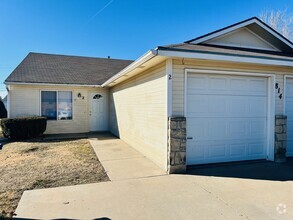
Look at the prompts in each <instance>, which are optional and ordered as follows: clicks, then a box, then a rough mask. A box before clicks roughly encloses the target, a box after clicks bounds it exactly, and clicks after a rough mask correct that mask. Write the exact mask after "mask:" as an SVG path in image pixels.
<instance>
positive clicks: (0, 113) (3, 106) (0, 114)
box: [0, 101, 7, 118]
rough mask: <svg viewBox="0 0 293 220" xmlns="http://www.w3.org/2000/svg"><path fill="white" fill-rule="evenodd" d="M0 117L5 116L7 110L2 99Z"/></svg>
mask: <svg viewBox="0 0 293 220" xmlns="http://www.w3.org/2000/svg"><path fill="white" fill-rule="evenodd" d="M0 118H7V110H6V108H5V105H4V103H3V102H2V101H0Z"/></svg>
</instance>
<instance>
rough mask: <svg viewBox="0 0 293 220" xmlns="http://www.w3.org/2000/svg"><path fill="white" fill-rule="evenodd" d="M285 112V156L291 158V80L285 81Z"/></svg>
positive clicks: (292, 97)
mask: <svg viewBox="0 0 293 220" xmlns="http://www.w3.org/2000/svg"><path fill="white" fill-rule="evenodd" d="M285 95H286V97H285V101H286V102H285V110H286V113H285V114H286V115H287V156H289V157H292V156H293V79H287V81H286V94H285Z"/></svg>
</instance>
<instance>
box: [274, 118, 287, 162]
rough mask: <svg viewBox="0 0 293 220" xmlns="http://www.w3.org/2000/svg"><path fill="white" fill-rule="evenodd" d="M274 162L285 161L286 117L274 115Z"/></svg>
mask: <svg viewBox="0 0 293 220" xmlns="http://www.w3.org/2000/svg"><path fill="white" fill-rule="evenodd" d="M275 119H276V120H275V161H276V162H279V163H280V162H285V161H286V148H287V116H285V115H276V118H275Z"/></svg>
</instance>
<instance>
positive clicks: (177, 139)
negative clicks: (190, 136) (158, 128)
mask: <svg viewBox="0 0 293 220" xmlns="http://www.w3.org/2000/svg"><path fill="white" fill-rule="evenodd" d="M185 172H186V118H185V117H169V119H168V173H169V174H171V173H185Z"/></svg>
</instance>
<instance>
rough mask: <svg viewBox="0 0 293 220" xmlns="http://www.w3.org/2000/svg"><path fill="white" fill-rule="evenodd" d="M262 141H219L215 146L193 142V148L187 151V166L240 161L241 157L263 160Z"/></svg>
mask: <svg viewBox="0 0 293 220" xmlns="http://www.w3.org/2000/svg"><path fill="white" fill-rule="evenodd" d="M264 141H265V140H251V141H250V142H249V143H242V142H241V141H240V142H238V143H237V141H236V142H235V141H234V142H233V143H231V142H227V141H219V142H218V143H217V144H215V143H213V142H211V141H208V142H203V141H198V142H194V143H193V144H194V146H193V147H192V148H188V149H187V164H188V165H191V164H200V163H207V162H208V163H220V162H229V161H241V160H243V157H245V160H255V159H263V158H265V150H264V149H265V146H264V145H263V142H264ZM191 155H193V156H191Z"/></svg>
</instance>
